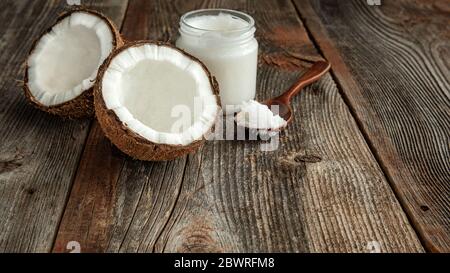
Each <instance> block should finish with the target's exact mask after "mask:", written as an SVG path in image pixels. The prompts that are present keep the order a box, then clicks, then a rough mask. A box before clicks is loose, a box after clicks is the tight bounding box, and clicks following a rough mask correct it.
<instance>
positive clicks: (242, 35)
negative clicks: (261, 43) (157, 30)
mask: <svg viewBox="0 0 450 273" xmlns="http://www.w3.org/2000/svg"><path fill="white" fill-rule="evenodd" d="M255 31H256V29H255V21H254V20H253V18H252V17H251V16H249V15H247V14H245V13H243V12H239V11H234V10H227V9H203V10H195V11H191V12H188V13H186V14H184V15H183V16H182V17H181V20H180V29H179V32H180V37H179V38H178V40H177V42H176V45H177V47H179V48H181V49H183V50H185V51H186V52H188V53H190V54H192V55H193V56H195V57H197V58H198V59H200V60H201V61H202V62H203V63H204V64H205V65H206V66H207V67H208V69H209V70H210V72H211V73H212V74H213V76H215V77H216V79H217V81H218V83H219V88H220V99H221V102H222V107H223V109H224V112H225V113H227V114H232V113H235V112H237V111H239V105H240V104H241V103H242V102H244V101H248V100H252V99H254V98H255V93H256V72H257V67H258V42H257V41H256V39H255V36H254V34H255Z"/></svg>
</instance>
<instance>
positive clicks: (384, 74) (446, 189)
mask: <svg viewBox="0 0 450 273" xmlns="http://www.w3.org/2000/svg"><path fill="white" fill-rule="evenodd" d="M296 3H297V5H298V10H299V11H300V13H301V15H302V17H303V18H304V19H305V21H306V25H307V26H308V27H309V29H310V31H311V34H312V36H313V37H314V38H315V40H316V41H317V43H318V45H319V47H320V48H321V50H322V51H323V52H324V54H325V56H326V57H327V58H329V59H330V61H331V62H332V65H333V68H334V69H333V71H334V73H335V76H336V78H337V80H338V82H339V84H340V86H341V87H342V90H343V94H344V96H345V98H346V100H347V101H348V103H349V105H350V107H351V108H352V111H353V113H354V115H355V117H356V118H357V121H358V123H359V124H360V127H361V128H362V130H363V132H364V134H365V135H366V138H367V140H368V141H369V143H370V144H371V146H372V150H373V151H374V152H375V154H376V155H377V158H378V160H379V162H380V163H381V165H382V166H383V169H384V171H385V173H386V174H387V175H388V177H389V180H390V182H391V184H392V187H393V188H394V190H395V192H396V194H397V196H398V197H399V200H400V201H401V203H402V204H403V206H404V208H405V210H406V211H407V213H408V215H409V217H410V219H411V221H412V223H413V224H414V226H415V228H416V229H417V231H418V232H419V234H420V236H421V238H422V241H423V242H424V244H425V246H426V248H427V250H429V251H438V252H449V251H450V199H449V197H450V183H449V181H450V171H449V170H450V162H449V158H450V152H449V131H450V99H449V98H450V92H449V90H450V72H449V71H450V70H449V69H450V64H449V62H448V60H449V59H450V54H449V52H450V43H449V41H450V39H449V38H450V36H449V35H450V7H449V5H448V1H445V0H444V1H439V0H435V1H383V5H382V6H380V7H370V6H367V5H366V4H365V3H364V1H309V2H308V1H296Z"/></svg>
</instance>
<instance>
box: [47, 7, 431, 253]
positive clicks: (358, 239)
mask: <svg viewBox="0 0 450 273" xmlns="http://www.w3.org/2000/svg"><path fill="white" fill-rule="evenodd" d="M204 7H226V8H234V9H239V10H243V11H245V12H248V13H250V14H251V15H252V16H254V17H255V19H256V21H257V27H258V39H259V42H260V45H261V56H260V57H261V58H260V61H261V63H260V67H259V73H258V77H259V79H260V80H259V84H258V88H259V90H260V93H259V94H258V98H259V99H263V98H268V97H270V96H273V95H274V94H278V92H280V91H281V90H283V89H285V88H287V87H288V86H289V84H290V83H292V82H293V81H294V80H295V79H296V77H298V74H299V73H300V72H301V71H302V70H303V69H304V68H305V66H306V65H307V64H308V62H309V61H311V60H316V59H320V58H321V57H320V55H318V54H317V52H316V50H315V48H314V46H313V44H312V43H311V42H310V41H309V39H308V36H307V33H306V31H305V29H304V28H303V26H302V25H301V22H300V21H299V19H298V18H297V14H296V11H295V9H294V7H293V5H292V3H291V2H290V1H276V2H275V1H247V2H243V1H144V0H141V1H133V2H130V6H129V9H128V13H127V16H126V20H125V22H124V27H123V34H124V35H125V37H126V38H127V39H128V40H133V39H156V40H170V41H174V40H175V38H176V36H177V28H178V20H179V17H180V15H181V14H182V13H184V12H186V11H188V10H192V9H197V8H204ZM295 104H296V106H295V113H296V117H297V119H296V120H295V122H294V123H293V124H292V126H291V127H290V128H289V130H288V131H287V132H286V134H284V135H282V138H281V147H280V149H279V150H277V151H275V152H272V153H266V152H261V151H260V146H259V143H256V142H232V141H229V142H225V141H215V142H210V143H207V145H206V146H205V147H204V148H202V150H200V151H199V152H197V153H196V154H195V155H191V156H189V157H184V158H181V159H179V160H175V161H172V162H166V163H151V162H139V161H133V160H131V159H129V158H127V157H124V156H123V155H121V154H120V153H118V152H117V151H116V150H115V149H114V148H112V147H110V144H109V142H108V141H107V140H106V139H105V137H104V136H103V135H102V134H101V132H100V131H99V129H98V127H96V125H94V129H93V131H91V134H90V136H89V139H88V145H87V146H86V150H85V152H84V154H83V158H82V160H81V162H82V163H81V165H80V170H79V172H78V174H77V178H76V180H75V185H74V190H73V191H72V194H71V196H70V200H69V202H68V207H67V210H66V212H65V215H64V218H63V221H62V224H61V229H60V232H59V234H58V237H57V240H56V245H55V249H54V250H55V251H56V252H60V251H64V250H65V248H64V246H65V245H66V244H67V242H69V241H72V240H74V241H79V242H81V250H82V251H99V252H102V251H107V252H152V251H157V252H160V251H167V252H175V251H177V252H197V251H214V252H224V251H229V252H238V251H248V252H261V251H289V252H306V251H311V252H333V251H334V252H350V251H356V252H365V251H368V250H367V244H368V242H369V241H378V242H380V244H381V251H384V252H401V251H413V252H415V251H417V252H420V251H423V249H422V247H421V245H420V243H419V241H418V239H417V237H416V235H415V233H414V231H413V230H412V228H411V227H410V225H409V224H408V221H407V219H406V217H405V214H404V212H403V211H402V209H401V207H400V205H399V204H398V202H397V200H396V199H395V196H394V194H393V192H392V191H391V189H390V187H389V185H388V183H387V181H386V179H385V178H384V176H383V173H382V171H381V169H380V168H379V166H378V165H377V163H376V161H375V159H374V158H373V156H372V155H371V153H370V150H369V148H368V147H367V145H366V143H365V142H364V138H363V137H362V135H361V134H360V132H359V130H358V128H357V125H356V123H355V122H354V120H353V119H352V116H351V115H350V112H349V110H348V109H347V107H346V105H345V103H344V102H343V100H342V98H341V97H340V95H339V92H338V90H337V88H336V86H335V84H334V83H333V80H332V79H331V77H330V76H329V75H328V76H327V77H326V78H325V79H324V80H323V81H321V82H320V83H319V84H317V85H315V86H313V87H311V88H308V89H307V90H305V92H304V93H303V94H301V95H300V96H299V97H298V98H296V100H295ZM103 158H105V159H106V160H105V162H104V163H102V162H101V159H103ZM110 162H112V163H110ZM105 169H106V170H105ZM81 204H83V205H81ZM85 204H86V205H85ZM81 215H84V216H81ZM111 215H112V217H111ZM97 234H102V236H101V239H100V241H101V243H97V242H95V240H96V238H98V236H97ZM105 234H106V235H105Z"/></svg>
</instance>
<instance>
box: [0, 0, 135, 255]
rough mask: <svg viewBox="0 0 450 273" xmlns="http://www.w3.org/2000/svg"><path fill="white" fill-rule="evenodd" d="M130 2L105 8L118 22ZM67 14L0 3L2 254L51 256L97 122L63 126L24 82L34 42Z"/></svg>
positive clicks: (41, 5) (46, 4) (49, 6)
mask: <svg viewBox="0 0 450 273" xmlns="http://www.w3.org/2000/svg"><path fill="white" fill-rule="evenodd" d="M107 3H113V5H111V6H108V4H107ZM125 4H126V3H124V1H107V2H104V3H103V5H104V6H105V7H106V6H108V7H109V9H108V10H106V9H104V10H106V13H107V14H108V15H109V16H113V17H112V18H114V19H116V22H120V20H121V18H120V16H119V10H120V9H122V11H124V9H123V7H122V6H123V5H125ZM65 8H66V5H65V2H64V1H2V2H1V4H0V23H1V25H2V29H1V30H0V37H1V39H0V48H1V50H0V65H1V67H2V68H3V69H2V70H1V72H0V82H1V86H0V88H1V90H0V93H1V94H2V95H3V98H2V100H1V101H0V124H2V127H1V128H0V135H1V142H0V251H1V252H47V251H50V250H51V247H52V244H53V240H54V237H55V234H56V231H57V228H58V224H59V221H60V218H61V216H62V212H63V210H64V207H65V204H66V200H67V196H68V194H69V191H70V186H71V182H72V180H73V176H74V174H75V171H76V168H77V165H78V162H79V159H80V156H81V152H82V149H83V146H84V143H85V140H86V137H87V132H88V128H89V123H90V121H87V120H86V121H70V120H62V119H60V118H56V117H53V116H50V115H47V114H45V113H42V112H40V111H38V110H36V109H34V108H33V107H32V106H31V105H29V104H27V102H26V100H25V97H24V96H23V92H22V88H21V87H20V83H19V82H18V81H17V80H21V79H22V78H23V70H24V64H25V59H26V55H27V54H28V51H29V50H30V46H31V43H32V41H33V40H34V39H35V38H36V37H38V35H39V34H41V32H42V31H44V30H45V29H46V28H47V27H48V26H50V25H51V24H52V23H53V22H54V20H55V19H56V18H57V16H58V15H59V14H60V13H61V12H62V11H63V10H64V9H65ZM122 13H123V12H122Z"/></svg>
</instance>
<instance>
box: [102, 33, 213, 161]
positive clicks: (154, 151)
mask: <svg viewBox="0 0 450 273" xmlns="http://www.w3.org/2000/svg"><path fill="white" fill-rule="evenodd" d="M218 94H219V92H218V84H217V82H216V80H215V79H214V78H213V77H212V76H211V74H210V72H209V71H208V69H207V68H206V66H205V65H203V63H201V62H200V61H199V60H198V59H196V58H195V57H193V56H191V55H189V54H187V53H185V52H184V51H182V50H181V49H178V48H175V47H173V46H171V45H168V44H163V43H153V42H148V41H139V42H135V43H130V44H128V45H126V46H124V47H122V48H120V49H119V50H117V51H115V52H114V53H113V54H112V55H111V56H110V57H109V58H108V59H107V60H106V61H105V62H104V64H103V65H102V67H101V68H100V72H99V75H98V78H97V82H96V84H95V91H94V96H95V112H96V115H97V119H98V121H99V123H100V126H101V127H102V129H103V131H104V132H105V134H106V136H107V137H108V138H109V139H110V140H111V142H112V143H114V144H115V145H116V146H117V147H118V148H119V149H120V150H122V151H123V152H125V153H126V154H128V155H130V156H131V157H133V158H136V159H140V160H151V161H160V160H171V159H174V158H176V157H179V156H182V155H185V154H187V153H190V152H193V151H194V150H196V149H197V148H199V147H200V146H201V145H202V143H203V142H204V139H205V138H204V136H205V135H206V134H208V133H209V132H211V130H212V128H213V127H214V123H215V121H216V118H217V116H218V114H219V112H220V103H219V97H218Z"/></svg>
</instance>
